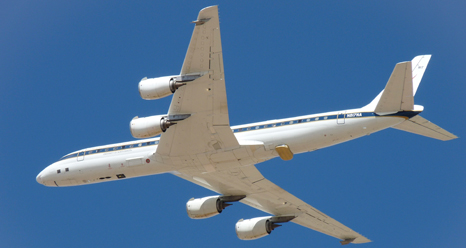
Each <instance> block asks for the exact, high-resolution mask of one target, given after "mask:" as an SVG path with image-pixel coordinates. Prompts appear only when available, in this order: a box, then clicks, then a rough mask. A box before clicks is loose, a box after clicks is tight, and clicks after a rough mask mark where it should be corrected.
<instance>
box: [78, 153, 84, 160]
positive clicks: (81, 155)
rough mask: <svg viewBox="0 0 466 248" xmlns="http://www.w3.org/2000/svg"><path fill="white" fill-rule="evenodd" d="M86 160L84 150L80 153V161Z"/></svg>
mask: <svg viewBox="0 0 466 248" xmlns="http://www.w3.org/2000/svg"><path fill="white" fill-rule="evenodd" d="M83 160H84V152H80V153H78V161H83Z"/></svg>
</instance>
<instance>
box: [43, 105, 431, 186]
mask: <svg viewBox="0 0 466 248" xmlns="http://www.w3.org/2000/svg"><path fill="white" fill-rule="evenodd" d="M421 111H422V107H421V106H419V107H416V110H415V111H403V112H398V113H393V114H391V115H384V116H379V115H377V114H376V113H374V112H371V109H366V108H360V109H350V110H343V111H335V112H327V113H321V114H314V115H307V116H299V117H294V118H286V119H279V120H270V121H265V122H258V123H251V124H245V125H239V126H232V127H231V129H232V132H233V133H234V135H235V136H236V138H237V140H238V141H239V143H240V147H241V148H245V147H246V148H247V154H248V155H247V156H248V158H247V159H243V161H249V162H246V163H248V164H256V163H260V162H263V161H266V160H269V159H272V158H275V157H277V156H279V154H278V153H277V151H276V150H275V148H276V147H277V146H278V145H287V146H288V147H289V149H290V150H291V152H292V153H293V154H298V153H303V152H309V151H314V150H317V149H321V148H325V147H329V146H332V145H336V144H339V143H342V142H345V141H349V140H352V139H356V138H359V137H361V136H364V135H369V134H371V133H374V132H377V131H380V130H383V129H386V128H389V127H391V126H394V125H397V124H399V123H401V122H403V121H405V120H406V119H408V118H410V117H413V116H415V115H417V114H419V113H420V112H421ZM159 139H160V137H156V138H150V139H144V140H135V141H130V142H124V143H117V144H109V145H105V146H98V147H91V148H86V149H82V150H79V151H76V152H73V153H70V154H68V155H66V156H64V157H63V158H61V159H60V160H59V161H57V162H55V163H53V164H51V165H49V166H48V167H46V168H45V169H44V170H43V171H42V172H40V173H39V174H38V175H37V177H36V180H37V182H39V183H41V184H43V185H45V186H51V187H63V186H77V185H85V184H92V183H100V182H108V181H114V180H120V179H126V178H133V177H139V176H146V175H155V174H161V173H167V172H176V171H177V167H176V166H174V165H167V164H164V163H163V159H162V158H160V157H158V154H156V153H155V152H156V150H157V145H158V143H159ZM251 144H252V145H256V146H255V147H256V148H255V149H251ZM212 154H213V153H209V154H206V156H207V157H208V158H211V156H212ZM212 158H213V157H212ZM211 161H212V163H213V164H215V159H212V160H211ZM243 165H246V164H244V163H243Z"/></svg>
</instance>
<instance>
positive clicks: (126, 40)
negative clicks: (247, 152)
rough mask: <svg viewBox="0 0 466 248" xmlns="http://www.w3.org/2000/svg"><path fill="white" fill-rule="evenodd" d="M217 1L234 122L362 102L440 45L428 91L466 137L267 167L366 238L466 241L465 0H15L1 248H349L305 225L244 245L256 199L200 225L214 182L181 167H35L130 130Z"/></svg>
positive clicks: (393, 142)
mask: <svg viewBox="0 0 466 248" xmlns="http://www.w3.org/2000/svg"><path fill="white" fill-rule="evenodd" d="M217 4H218V5H219V12H220V22H221V32H222V33H221V37H222V44H223V57H224V65H225V72H226V74H225V77H226V86H227V95H228V104H229V111H230V112H229V113H230V123H231V124H232V125H237V124H244V123H249V122H257V121H264V120H269V119H276V118H286V117H292V116H297V115H305V114H312V113H319V112H327V111H333V110H340V109H347V108H355V107H361V106H363V105H365V104H367V103H368V102H370V101H371V100H372V99H373V98H374V97H375V96H376V95H377V94H378V93H379V92H380V90H382V89H383V87H384V86H385V84H386V82H387V80H388V78H389V76H390V73H391V72H392V70H393V68H394V66H395V64H396V63H397V62H401V61H409V60H411V59H412V58H413V57H415V56H416V55H420V54H432V55H433V56H432V59H431V61H430V64H429V66H428V68H427V71H426V73H425V75H424V78H423V80H422V83H421V85H420V87H419V90H418V91H417V94H416V98H415V102H416V104H420V105H423V106H424V107H425V111H424V113H423V114H422V116H423V117H425V118H427V119H428V120H430V121H432V122H434V123H436V124H438V125H439V126H441V127H443V128H445V129H446V130H448V131H450V132H452V133H454V134H456V135H458V136H459V137H460V139H456V140H453V141H449V142H442V141H438V140H434V139H429V138H426V137H422V136H417V135H413V134H409V133H406V132H402V131H398V130H394V129H390V130H385V131H382V132H379V133H375V134H372V135H370V136H367V137H363V138H361V139H358V140H354V141H352V142H348V143H344V144H340V145H337V146H334V147H330V148H326V149H323V150H319V151H315V152H311V153H306V154H301V155H297V156H295V158H294V159H293V160H291V161H288V162H285V161H282V160H280V159H278V158H277V159H273V160H271V161H268V162H265V163H262V164H259V165H258V166H257V167H258V169H259V170H260V171H261V172H262V173H263V175H264V176H266V177H267V178H268V179H270V180H271V181H273V182H274V183H276V184H277V185H279V186H281V187H282V188H284V189H285V190H287V191H289V192H291V193H293V194H294V195H296V196H297V197H299V198H301V199H302V200H304V201H306V202H307V203H309V204H310V205H312V206H314V207H316V208H317V209H319V210H321V211H322V212H324V213H326V214H328V215H329V216H331V217H333V218H335V219H337V220H338V221H340V222H342V223H343V224H345V225H347V226H349V227H350V228H352V229H354V230H355V231H357V232H359V233H361V234H363V235H364V236H366V237H368V238H369V239H371V240H373V243H370V244H365V245H361V247H362V246H364V247H465V246H466V241H465V239H464V235H465V234H466V225H465V223H466V212H465V211H464V210H465V207H466V196H465V192H466V183H465V177H466V169H465V166H464V165H465V162H464V161H465V158H466V156H465V155H466V149H465V147H466V144H465V141H464V137H466V132H465V129H464V123H465V121H466V118H465V117H464V114H463V113H462V112H463V109H464V106H465V104H466V101H465V97H464V95H465V93H466V86H465V83H464V82H465V78H466V70H465V69H464V68H465V66H466V63H465V59H464V58H465V57H466V48H465V46H464V41H465V40H466V27H465V25H466V15H464V9H466V4H465V2H464V1H441V2H433V1H432V2H431V1H385V2H384V3H380V1H325V2H317V1H288V2H285V1H283V2H277V1H251V2H248V3H247V4H245V3H241V2H239V1H216V2H212V1H186V2H178V1H137V2H136V3H133V2H131V3H115V2H110V1H105V2H104V1H102V2H100V1H99V2H97V1H21V0H19V1H3V2H2V3H0V23H1V25H0V96H1V97H0V113H1V127H2V128H1V129H0V140H1V142H0V146H1V149H0V151H1V153H0V155H1V158H2V164H3V165H2V168H3V171H2V172H3V174H2V179H1V180H0V197H1V200H0V246H2V247H167V246H173V247H175V246H176V247H180V246H203V247H219V246H221V247H238V246H244V247H249V246H251V247H257V246H266V245H269V246H272V247H276V246H280V245H283V246H287V247H298V246H299V247H302V246H313V247H340V244H339V243H338V240H337V239H335V238H332V237H329V236H326V235H324V234H321V233H318V232H315V231H313V230H310V229H307V228H303V227H301V226H299V225H296V224H293V223H286V224H284V225H283V227H281V228H278V229H276V230H275V231H274V232H273V233H272V235H269V236H268V237H265V238H262V239H259V240H256V241H241V240H239V239H238V238H237V237H236V234H235V231H234V225H235V223H236V221H238V220H239V219H241V218H253V217H258V216H264V215H266V214H265V213H262V212H260V211H258V210H255V209H252V208H250V207H248V206H246V205H243V204H239V203H238V204H235V205H234V206H233V207H229V208H228V209H227V210H225V211H224V212H223V213H222V214H221V215H218V216H216V217H213V218H210V219H206V220H191V219H189V218H188V216H187V214H186V210H185V203H186V201H187V200H188V199H190V198H191V197H204V196H209V195H213V193H212V192H210V191H208V190H206V189H204V188H201V187H199V186H196V185H194V184H192V183H190V182H187V181H183V180H181V179H179V178H176V177H174V176H172V175H157V176H149V177H143V178H136V179H131V180H123V181H119V182H112V183H102V184H94V185H89V186H81V187H68V188H48V187H44V186H42V185H39V184H38V183H37V182H36V181H35V177H36V175H37V174H38V173H39V172H40V171H41V170H42V169H43V168H44V167H46V166H47V165H49V164H51V163H53V162H55V161H56V160H58V159H59V158H60V157H61V156H63V155H65V154H67V153H69V152H72V151H75V150H79V149H81V148H85V147H91V146H96V145H104V144H110V143H116V142H122V141H128V140H132V139H133V138H132V136H131V134H130V132H129V127H128V126H129V121H130V120H131V119H132V118H133V117H134V116H136V115H138V116H149V115H155V114H163V113H166V111H167V109H168V106H169V103H170V98H167V99H162V100H157V101H145V100H142V99H141V98H140V96H139V93H138V91H137V83H138V82H139V81H140V79H141V78H143V77H146V76H147V77H158V76H166V75H173V74H177V73H178V72H179V70H180V68H181V65H182V62H183V59H184V55H185V52H186V49H187V46H188V43H189V39H190V37H191V33H192V30H193V24H191V23H190V22H191V21H193V20H195V19H196V17H197V14H198V12H199V10H200V9H202V8H203V7H206V6H210V5H217Z"/></svg>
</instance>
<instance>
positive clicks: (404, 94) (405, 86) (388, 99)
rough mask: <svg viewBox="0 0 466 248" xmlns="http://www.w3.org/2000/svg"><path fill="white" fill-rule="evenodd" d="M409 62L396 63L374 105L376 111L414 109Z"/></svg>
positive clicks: (387, 111)
mask: <svg viewBox="0 0 466 248" xmlns="http://www.w3.org/2000/svg"><path fill="white" fill-rule="evenodd" d="M411 70H412V67H411V62H402V63H398V64H396V66H395V69H393V72H392V75H391V76H390V79H388V82H387V85H386V86H385V89H384V90H383V92H382V95H381V96H380V99H379V102H378V103H377V106H376V107H375V112H376V113H393V112H398V111H403V110H413V109H414V97H413V81H412V71H411Z"/></svg>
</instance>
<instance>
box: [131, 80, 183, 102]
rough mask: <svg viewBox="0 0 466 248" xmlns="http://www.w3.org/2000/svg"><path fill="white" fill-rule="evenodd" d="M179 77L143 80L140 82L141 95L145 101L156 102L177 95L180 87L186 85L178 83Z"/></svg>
mask: <svg viewBox="0 0 466 248" xmlns="http://www.w3.org/2000/svg"><path fill="white" fill-rule="evenodd" d="M177 77H178V76H166V77H159V78H143V79H142V80H141V82H139V94H140V95H141V97H142V99H145V100H154V99H160V98H163V97H166V96H169V95H171V94H173V93H175V91H176V90H177V89H178V88H179V87H180V86H182V85H184V84H183V83H178V82H177V81H176V78H177Z"/></svg>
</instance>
